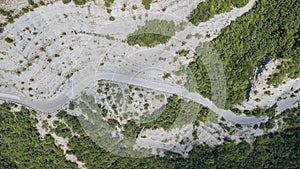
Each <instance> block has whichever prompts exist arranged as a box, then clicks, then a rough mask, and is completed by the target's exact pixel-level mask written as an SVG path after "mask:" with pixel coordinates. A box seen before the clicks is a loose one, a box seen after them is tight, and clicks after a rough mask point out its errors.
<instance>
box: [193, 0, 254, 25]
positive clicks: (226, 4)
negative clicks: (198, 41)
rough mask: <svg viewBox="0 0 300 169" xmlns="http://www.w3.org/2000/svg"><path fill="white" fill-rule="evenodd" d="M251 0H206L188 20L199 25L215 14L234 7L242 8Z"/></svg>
mask: <svg viewBox="0 0 300 169" xmlns="http://www.w3.org/2000/svg"><path fill="white" fill-rule="evenodd" d="M248 1H249V0H206V1H204V2H201V3H199V4H198V6H197V8H195V9H194V10H193V11H192V12H191V14H190V15H189V16H188V20H189V21H190V22H191V23H192V24H194V25H199V23H200V22H206V21H208V20H209V19H211V18H213V17H214V16H215V15H218V14H221V13H224V12H229V11H230V10H232V9H233V8H235V7H236V8H241V7H243V6H245V5H247V3H248Z"/></svg>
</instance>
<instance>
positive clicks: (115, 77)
mask: <svg viewBox="0 0 300 169" xmlns="http://www.w3.org/2000/svg"><path fill="white" fill-rule="evenodd" d="M98 80H106V81H112V82H118V83H125V84H130V85H134V86H139V87H143V88H148V89H152V90H157V91H162V92H166V93H170V94H176V95H178V96H181V97H183V98H186V99H189V100H192V101H194V102H196V103H199V104H201V105H203V106H205V107H208V108H209V109H210V110H211V111H213V112H215V113H216V114H218V115H220V116H223V117H224V118H225V119H226V120H228V121H231V122H233V123H238V124H241V125H250V124H254V123H258V122H261V121H263V120H265V119H266V117H261V118H256V117H248V116H238V115H236V114H234V113H233V112H231V111H229V110H224V109H221V108H218V107H217V106H216V105H215V104H214V103H213V102H212V101H210V100H209V99H207V98H204V97H203V96H201V95H200V94H199V93H192V92H189V91H188V90H187V89H185V88H182V87H179V86H175V85H170V84H164V83H158V82H153V81H150V80H147V79H141V78H132V76H129V75H123V74H117V73H96V74H95V75H90V76H87V77H85V79H84V80H81V81H80V82H79V83H76V84H74V83H73V87H72V88H70V89H69V90H68V91H65V92H62V94H61V95H59V96H58V97H56V98H53V99H49V100H43V101H33V100H30V99H28V98H24V97H19V96H15V95H12V94H8V93H0V100H5V101H9V102H13V103H18V104H21V105H24V106H27V107H30V108H33V109H35V110H37V111H40V112H43V113H52V112H55V111H57V110H59V109H61V108H62V107H63V106H64V105H66V104H67V103H68V102H69V101H70V100H71V99H74V97H75V96H77V95H78V94H80V92H81V91H83V90H84V89H85V88H86V87H87V86H88V85H89V84H91V83H93V82H97V81H98Z"/></svg>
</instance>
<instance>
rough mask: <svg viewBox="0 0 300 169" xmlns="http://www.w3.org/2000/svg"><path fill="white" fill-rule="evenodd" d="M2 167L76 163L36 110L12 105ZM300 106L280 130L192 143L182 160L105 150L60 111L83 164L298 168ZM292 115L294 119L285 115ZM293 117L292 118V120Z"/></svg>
mask: <svg viewBox="0 0 300 169" xmlns="http://www.w3.org/2000/svg"><path fill="white" fill-rule="evenodd" d="M0 107H1V109H0V111H1V112H0V115H1V118H0V123H1V125H0V131H1V132H0V136H1V137H0V143H1V144H0V147H1V151H0V168H77V165H75V164H73V163H70V162H68V161H66V160H65V157H64V156H63V154H62V151H61V150H60V149H59V148H58V147H56V146H55V145H54V139H53V138H52V137H51V136H50V135H47V136H46V137H45V138H44V139H42V138H40V137H39V135H38V133H37V130H36V129H35V124H36V123H37V122H36V120H35V119H34V115H35V112H34V111H30V110H27V109H25V108H24V107H23V108H22V110H21V111H20V112H16V113H12V112H11V109H12V108H14V107H15V105H13V104H2V105H0ZM299 113H300V109H299V108H295V109H292V110H287V111H285V112H283V114H282V116H281V117H284V120H285V121H286V122H285V127H284V128H282V130H280V131H279V132H275V133H271V134H268V135H265V136H262V137H258V138H257V139H256V140H255V142H254V143H253V145H252V146H250V145H249V144H248V143H246V142H245V141H242V142H241V143H239V144H238V145H236V144H234V143H233V142H231V141H229V140H227V141H226V142H225V143H224V144H222V145H220V146H217V147H215V148H210V147H208V146H207V145H202V146H194V149H193V150H192V151H191V152H190V154H189V157H188V158H186V159H184V158H182V157H181V156H180V155H177V154H174V153H166V156H165V157H163V158H159V157H148V158H125V157H119V156H117V155H114V154H112V153H110V152H107V151H106V150H104V149H103V148H101V147H99V146H98V145H97V144H95V143H94V142H93V141H92V140H91V138H90V137H89V136H88V135H87V134H86V133H85V132H84V130H83V129H82V127H81V125H80V123H79V121H78V119H77V117H74V116H71V115H67V114H65V113H64V112H61V113H60V114H59V115H58V117H59V118H60V119H64V120H65V122H66V123H67V124H68V126H70V127H71V128H72V130H73V131H75V132H76V133H78V134H80V137H77V136H76V137H73V138H72V139H71V141H70V143H69V144H68V146H69V147H70V148H71V150H70V151H69V152H68V153H70V154H75V155H76V156H77V157H78V159H79V160H81V161H82V162H84V163H85V164H86V167H87V168H114V169H116V168H118V169H121V168H124V169H125V168H126V169H127V168H132V169H136V168H166V169H172V168H174V169H175V168H187V169H199V168H226V169H227V168H249V169H250V168H251V169H252V168H297V167H298V166H299V165H300V161H299V157H300V147H299V142H300V126H299V123H298V122H297V121H299V120H300V117H299ZM291 114H295V115H296V116H293V117H292V119H291V118H288V117H287V115H291ZM295 120H296V121H295Z"/></svg>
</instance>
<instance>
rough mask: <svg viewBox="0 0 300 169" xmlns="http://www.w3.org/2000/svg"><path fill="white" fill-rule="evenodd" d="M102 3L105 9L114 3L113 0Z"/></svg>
mask: <svg viewBox="0 0 300 169" xmlns="http://www.w3.org/2000/svg"><path fill="white" fill-rule="evenodd" d="M104 2H105V4H104V5H105V6H106V7H110V6H111V5H112V4H113V3H114V0H104Z"/></svg>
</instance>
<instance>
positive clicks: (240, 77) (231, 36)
mask: <svg viewBox="0 0 300 169" xmlns="http://www.w3.org/2000/svg"><path fill="white" fill-rule="evenodd" d="M299 11H300V1H297V0H288V1H285V0H268V1H267V0H262V1H257V2H256V4H255V6H254V7H253V8H252V9H251V10H250V11H249V12H248V13H246V14H245V15H243V16H241V17H239V18H238V19H237V20H236V21H235V22H232V23H231V25H230V26H228V27H226V28H224V29H223V30H222V31H221V34H220V36H218V37H217V38H216V39H215V40H214V41H213V45H214V46H215V48H216V50H217V52H218V54H219V57H220V58H221V60H222V63H223V66H224V70H225V74H226V79H227V90H226V98H227V106H226V107H227V108H230V107H233V106H234V105H236V104H238V103H240V102H242V101H243V100H244V99H245V96H246V91H247V87H248V85H249V78H250V77H252V76H253V75H254V71H255V68H256V67H257V66H259V65H262V64H264V63H265V60H266V59H268V58H269V59H270V58H273V57H278V58H281V59H284V60H286V61H285V63H284V65H283V66H281V67H280V68H279V72H278V73H276V74H275V75H274V76H272V77H270V83H275V84H278V83H281V82H282V79H283V77H290V78H294V77H298V76H299V71H300V67H299V65H300V59H299V53H300V48H299V45H297V44H298V42H299V39H300V31H299V30H300V17H299V16H300V15H299ZM190 66H191V69H192V70H193V69H194V68H193V67H196V68H197V69H199V70H197V69H194V70H196V72H199V74H202V73H204V75H205V70H203V68H201V67H202V66H201V65H199V66H194V63H192V64H191V65H190ZM204 75H203V76H204ZM209 80H210V79H208V78H197V81H198V83H199V86H198V87H199V90H200V91H201V90H203V91H205V92H206V93H205V94H206V95H207V94H209V88H208V86H209V85H208V84H209Z"/></svg>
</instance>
